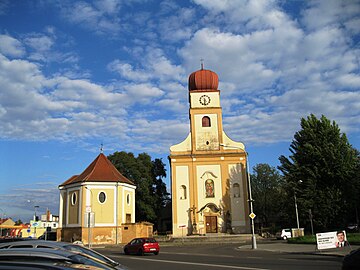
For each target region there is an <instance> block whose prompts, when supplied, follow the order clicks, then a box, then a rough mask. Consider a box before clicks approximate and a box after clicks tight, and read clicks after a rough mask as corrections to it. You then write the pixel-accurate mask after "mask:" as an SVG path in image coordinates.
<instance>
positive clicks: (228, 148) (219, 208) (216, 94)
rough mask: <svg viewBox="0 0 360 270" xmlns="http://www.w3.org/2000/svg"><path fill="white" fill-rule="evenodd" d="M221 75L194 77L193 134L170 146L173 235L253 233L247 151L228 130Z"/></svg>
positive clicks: (203, 72)
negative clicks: (221, 100) (221, 103)
mask: <svg viewBox="0 0 360 270" xmlns="http://www.w3.org/2000/svg"><path fill="white" fill-rule="evenodd" d="M218 84H219V79H218V75H217V74H216V73H215V72H213V71H211V70H206V69H203V66H202V67H201V69H200V70H198V71H195V72H193V73H192V74H190V76H189V85H188V87H189V107H190V108H189V119H190V133H189V135H188V136H187V138H186V139H185V140H184V141H182V142H181V143H179V144H176V145H173V146H171V147H170V155H169V162H170V167H171V192H172V219H173V220H172V223H173V236H174V237H181V236H185V235H206V234H222V233H250V221H249V212H250V211H249V204H248V189H249V186H248V174H247V169H248V168H247V153H246V150H245V146H244V144H243V143H241V142H235V141H233V140H231V139H230V138H229V137H228V136H227V135H226V133H225V132H224V130H223V123H222V108H221V105H220V90H219V89H218Z"/></svg>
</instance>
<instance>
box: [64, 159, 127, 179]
mask: <svg viewBox="0 0 360 270" xmlns="http://www.w3.org/2000/svg"><path fill="white" fill-rule="evenodd" d="M79 182H121V183H127V184H131V185H134V183H133V182H132V181H130V180H129V179H127V178H126V177H125V176H123V175H122V174H121V173H120V172H119V171H118V170H117V169H116V168H115V166H114V165H113V164H112V163H111V162H110V160H108V159H107V157H106V156H105V155H104V154H103V153H100V154H99V155H98V156H97V157H96V159H95V160H94V161H93V162H92V163H91V164H90V165H89V166H88V167H87V168H86V169H85V170H84V171H83V172H82V173H81V174H80V175H74V176H72V177H70V178H69V179H68V180H66V181H65V182H64V183H62V184H61V185H60V186H65V185H69V184H73V183H79Z"/></svg>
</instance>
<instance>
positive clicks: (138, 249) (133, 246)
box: [124, 238, 160, 255]
mask: <svg viewBox="0 0 360 270" xmlns="http://www.w3.org/2000/svg"><path fill="white" fill-rule="evenodd" d="M159 252H160V246H159V243H158V242H157V241H156V240H155V239H154V238H135V239H133V240H131V241H130V242H129V243H128V244H127V245H125V246H124V253H125V254H126V255H127V254H138V255H144V254H145V253H154V254H155V255H158V254H159Z"/></svg>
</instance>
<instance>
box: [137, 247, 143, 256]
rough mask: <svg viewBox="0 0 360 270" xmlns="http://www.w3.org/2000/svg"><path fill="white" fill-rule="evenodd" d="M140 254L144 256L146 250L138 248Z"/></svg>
mask: <svg viewBox="0 0 360 270" xmlns="http://www.w3.org/2000/svg"><path fill="white" fill-rule="evenodd" d="M138 255H140V256H143V255H144V250H143V249H142V248H140V249H139V250H138Z"/></svg>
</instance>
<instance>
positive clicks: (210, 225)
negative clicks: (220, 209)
mask: <svg viewBox="0 0 360 270" xmlns="http://www.w3.org/2000/svg"><path fill="white" fill-rule="evenodd" d="M205 220H206V233H217V217H216V216H206V217H205Z"/></svg>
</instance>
